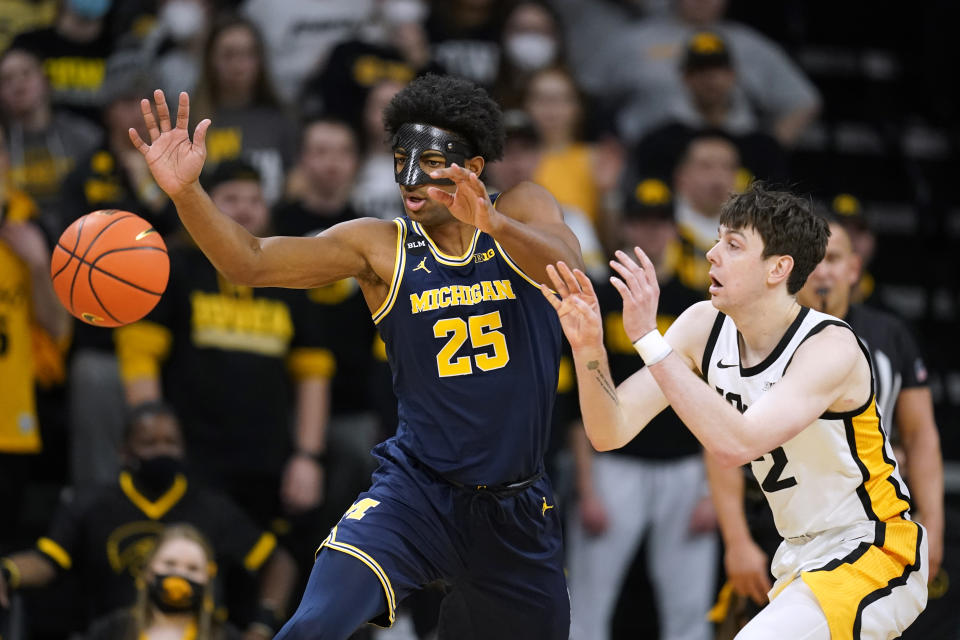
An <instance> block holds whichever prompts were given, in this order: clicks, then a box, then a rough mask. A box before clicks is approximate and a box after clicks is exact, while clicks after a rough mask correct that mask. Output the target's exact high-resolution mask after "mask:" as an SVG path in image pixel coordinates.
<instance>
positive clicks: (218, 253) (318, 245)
mask: <svg viewBox="0 0 960 640" xmlns="http://www.w3.org/2000/svg"><path fill="white" fill-rule="evenodd" d="M154 102H155V104H156V109H157V117H156V118H154V115H153V111H152V109H151V105H150V101H149V100H146V99H145V100H142V101H141V103H140V107H141V111H142V113H143V119H144V122H145V123H146V125H147V130H148V132H149V134H150V144H147V143H146V142H144V141H143V140H142V139H141V138H140V136H139V135H138V134H137V132H136V130H134V129H130V132H129V133H130V139H131V141H133V145H134V146H135V147H136V148H137V150H138V151H140V153H142V154H143V156H144V158H146V160H147V165H148V166H149V167H150V172H151V173H152V174H153V177H154V179H155V180H156V181H157V184H158V185H159V186H160V188H162V189H163V190H164V191H165V192H166V193H167V195H169V196H170V199H171V200H173V203H174V205H176V207H177V213H178V214H179V215H180V219H181V220H182V221H183V225H184V226H185V227H186V229H187V231H188V232H190V235H191V236H192V237H193V239H194V240H195V241H196V243H197V245H198V246H199V247H200V249H202V250H203V252H204V254H206V256H207V258H209V259H210V262H212V263H213V265H214V266H215V267H216V268H217V270H218V271H220V272H221V273H222V274H223V275H225V276H226V277H227V278H228V279H230V280H231V281H232V282H234V283H237V284H244V285H249V286H278V287H295V288H310V287H317V286H320V285H323V284H328V283H330V282H334V281H336V280H340V279H342V278H346V277H350V276H360V277H362V276H363V275H364V274H367V275H369V276H373V269H372V267H371V266H370V260H369V259H368V258H369V257H370V256H369V254H368V252H367V250H366V247H370V246H388V247H390V248H391V250H392V247H393V242H392V240H391V241H389V242H387V243H386V245H383V244H381V243H371V242H369V240H370V237H371V235H374V236H375V235H378V234H382V235H384V236H388V237H390V238H393V237H394V235H395V230H394V228H393V225H392V223H389V222H385V221H381V220H356V221H351V222H350V223H345V224H344V225H338V226H337V227H333V228H331V229H329V230H328V231H327V232H325V233H323V234H321V235H320V236H317V237H314V238H287V237H273V238H257V237H255V236H253V235H251V234H250V233H248V232H247V231H246V230H245V229H244V228H243V227H242V226H240V225H239V224H237V223H236V222H234V221H233V220H231V219H230V218H228V217H227V216H226V215H224V214H223V213H221V212H220V211H219V210H218V209H217V207H216V206H215V205H214V204H213V201H212V200H211V199H210V196H209V195H207V193H206V192H205V191H204V190H203V188H202V187H201V186H200V183H199V178H200V171H201V169H202V168H203V163H204V160H205V159H206V154H207V152H206V147H205V145H204V140H205V138H206V134H207V129H208V128H209V127H210V120H203V121H201V122H200V124H198V125H197V128H196V130H195V132H194V139H193V140H192V141H191V140H190V136H189V133H188V131H187V122H188V121H189V118H190V98H189V97H188V96H187V94H186V93H185V92H183V93H181V94H180V102H179V105H178V109H177V119H176V125H175V126H173V127H171V122H170V110H169V108H168V107H167V103H166V99H165V98H164V96H163V92H162V91H160V90H157V91H155V92H154ZM387 261H388V262H390V263H391V264H392V257H390V258H388V259H387Z"/></svg>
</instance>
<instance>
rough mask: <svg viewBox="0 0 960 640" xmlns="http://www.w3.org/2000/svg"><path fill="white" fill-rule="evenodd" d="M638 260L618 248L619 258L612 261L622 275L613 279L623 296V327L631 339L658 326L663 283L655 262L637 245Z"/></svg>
mask: <svg viewBox="0 0 960 640" xmlns="http://www.w3.org/2000/svg"><path fill="white" fill-rule="evenodd" d="M634 253H636V255H637V259H638V261H639V264H637V262H634V261H633V259H632V258H631V257H630V256H629V255H627V254H626V253H625V252H623V251H617V253H616V256H617V259H616V260H611V261H610V266H611V267H613V270H614V271H616V272H617V273H619V274H620V277H619V278H618V277H616V276H611V277H610V282H611V283H613V286H614V287H616V289H617V291H619V292H620V297H622V298H623V328H624V330H625V331H626V332H627V336H628V337H629V338H630V341H631V342H636V341H637V340H639V339H640V338H642V337H643V336H645V335H646V334H648V333H649V332H651V331H653V330H654V329H656V328H657V303H658V301H659V299H660V285H659V284H658V283H657V274H656V271H655V270H654V268H653V262H651V261H650V258H648V257H647V254H645V253H644V252H643V250H642V249H641V248H640V247H634Z"/></svg>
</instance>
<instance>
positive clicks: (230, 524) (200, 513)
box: [0, 403, 296, 640]
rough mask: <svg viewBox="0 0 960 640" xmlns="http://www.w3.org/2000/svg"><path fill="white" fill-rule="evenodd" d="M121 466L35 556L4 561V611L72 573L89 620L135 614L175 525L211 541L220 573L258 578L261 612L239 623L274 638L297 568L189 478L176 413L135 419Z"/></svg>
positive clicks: (229, 505) (142, 408)
mask: <svg viewBox="0 0 960 640" xmlns="http://www.w3.org/2000/svg"><path fill="white" fill-rule="evenodd" d="M120 458H121V460H122V463H123V470H122V471H121V472H120V473H119V475H118V476H117V479H116V480H115V481H114V482H112V483H109V484H103V485H100V486H97V487H96V488H94V489H90V490H87V491H78V492H77V493H76V495H75V496H72V497H70V496H68V497H65V498H64V501H63V502H62V503H61V505H60V506H59V507H58V509H57V512H56V513H55V514H54V518H53V521H52V523H51V525H50V529H49V531H48V533H47V535H46V536H44V537H41V538H39V539H38V540H37V543H36V546H35V547H34V548H33V549H29V550H24V551H19V552H16V553H13V554H11V555H9V556H7V557H3V558H0V608H5V607H7V606H8V605H9V602H10V598H11V596H12V595H13V592H14V591H17V590H20V589H38V588H42V587H46V586H48V585H51V584H52V583H53V582H54V581H55V580H56V579H57V578H58V577H59V576H60V574H62V573H65V572H71V571H76V572H78V574H79V576H78V577H79V578H80V579H81V583H80V584H81V586H82V593H79V594H75V597H77V598H78V599H79V600H80V601H81V602H82V608H83V609H84V611H83V614H84V618H85V619H88V620H89V619H93V618H96V617H99V616H102V615H104V614H106V613H108V612H110V611H112V610H114V609H117V608H119V607H125V606H129V605H131V604H133V603H134V601H135V599H136V593H137V590H136V585H135V580H136V577H137V576H138V575H139V572H140V570H141V568H142V567H143V566H144V561H145V558H144V553H145V551H147V550H149V549H150V548H152V546H153V541H154V539H155V538H156V537H157V536H158V535H159V534H160V533H161V531H162V530H163V528H164V526H165V525H166V524H167V523H173V522H187V523H190V524H191V525H193V526H195V527H196V528H197V529H198V530H199V531H201V532H203V534H204V535H205V536H206V537H207V538H208V539H209V540H211V541H212V543H213V545H214V548H215V549H216V550H217V555H216V558H215V559H216V561H217V563H218V565H220V566H221V567H224V568H232V567H240V568H242V569H241V570H246V571H247V572H250V573H251V574H258V576H259V577H258V580H259V589H258V592H259V595H258V602H257V605H256V606H255V607H252V609H253V611H252V612H251V611H234V612H233V613H235V614H237V615H239V616H240V619H243V620H244V621H245V622H248V623H249V629H250V631H251V635H250V640H253V638H254V637H261V638H262V637H269V636H270V635H272V631H274V630H276V628H277V624H278V623H279V621H280V620H281V619H282V618H281V616H282V615H283V614H284V612H285V610H286V606H287V604H288V600H289V596H290V593H291V591H292V588H293V586H294V580H295V578H296V576H295V568H294V564H293V560H292V558H291V557H290V555H289V554H288V553H287V552H286V551H285V550H284V549H283V548H281V547H279V546H277V540H276V538H275V537H274V535H273V534H272V533H268V532H265V531H263V530H261V529H258V528H257V527H256V526H255V525H254V524H253V523H252V522H251V520H250V518H249V517H248V516H247V515H246V514H245V513H244V512H243V511H241V510H240V508H239V507H237V506H236V504H234V503H233V502H232V501H230V500H229V499H228V498H227V497H226V496H225V495H223V494H221V493H219V492H216V491H213V490H211V489H209V488H207V487H204V486H203V485H200V484H196V483H195V482H194V481H193V480H192V479H191V478H190V475H189V473H188V472H187V471H185V469H184V446H183V436H182V433H181V429H180V424H179V422H178V421H177V418H176V416H175V415H174V413H173V410H172V409H171V408H170V407H169V406H167V405H165V404H162V403H146V404H142V405H139V406H137V407H135V408H134V409H132V410H131V412H130V417H129V420H128V423H127V427H126V433H125V434H124V440H123V445H122V448H121V451H120ZM228 595H229V594H228ZM241 595H242V594H241ZM66 631H70V630H69V629H68V630H66ZM254 634H258V635H254ZM64 635H66V633H65V634H64Z"/></svg>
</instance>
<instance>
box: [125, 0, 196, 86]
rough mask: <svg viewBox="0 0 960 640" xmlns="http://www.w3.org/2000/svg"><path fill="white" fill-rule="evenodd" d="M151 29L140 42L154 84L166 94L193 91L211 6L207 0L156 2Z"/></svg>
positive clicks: (167, 0)
mask: <svg viewBox="0 0 960 640" xmlns="http://www.w3.org/2000/svg"><path fill="white" fill-rule="evenodd" d="M159 5H160V6H159V9H158V12H157V19H156V23H155V26H154V28H153V29H152V30H151V31H150V33H149V34H148V35H147V37H146V38H145V39H144V42H143V49H142V50H143V53H144V55H145V57H146V58H147V59H148V60H151V62H150V68H151V69H152V70H153V74H154V77H155V79H156V84H157V86H159V87H160V88H162V89H163V90H164V91H165V92H166V93H167V94H169V95H178V94H179V93H180V92H181V91H188V92H193V90H194V89H195V88H196V86H197V81H198V80H199V77H200V68H201V66H202V62H203V43H204V40H205V39H206V36H207V29H208V28H209V26H210V16H211V12H212V11H213V6H212V4H211V3H210V2H209V0H166V1H165V2H164V1H162V2H160V3H159Z"/></svg>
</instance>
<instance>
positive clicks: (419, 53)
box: [297, 0, 443, 131]
mask: <svg viewBox="0 0 960 640" xmlns="http://www.w3.org/2000/svg"><path fill="white" fill-rule="evenodd" d="M426 12H427V8H426V5H424V4H423V3H421V2H420V1H419V0H400V1H399V2H397V1H396V0H388V1H381V2H379V3H378V4H377V10H376V11H375V12H374V15H373V17H372V20H371V22H370V23H369V24H367V25H365V26H364V27H363V28H362V29H358V30H357V32H356V33H355V34H353V35H352V36H351V37H350V38H348V39H345V40H344V41H342V42H340V43H339V44H337V45H336V46H335V47H334V48H333V50H332V51H331V52H330V56H329V57H328V58H327V60H326V62H325V64H324V65H323V66H322V67H320V68H318V69H317V71H316V73H314V74H313V75H311V76H310V77H309V78H307V80H306V82H305V83H304V87H303V92H302V94H301V98H300V100H299V101H298V103H297V106H298V108H299V109H300V111H301V113H302V114H304V115H306V116H307V117H314V116H317V115H328V116H335V117H337V118H341V119H343V120H346V121H347V122H349V123H350V124H351V125H352V126H354V127H355V128H356V129H357V130H358V131H359V130H362V128H363V103H364V102H365V101H366V99H367V95H368V94H369V92H370V91H371V89H372V88H373V87H374V86H376V85H377V84H379V83H380V82H382V81H386V80H391V81H394V82H398V83H400V84H403V85H405V84H407V83H408V82H410V81H411V80H413V77H414V76H415V75H418V74H423V73H427V72H432V73H443V68H442V67H441V66H440V65H438V64H436V63H435V62H434V61H433V58H432V56H431V53H430V45H429V43H428V42H427V33H426V31H425V30H424V28H423V21H424V19H425V18H426Z"/></svg>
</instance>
